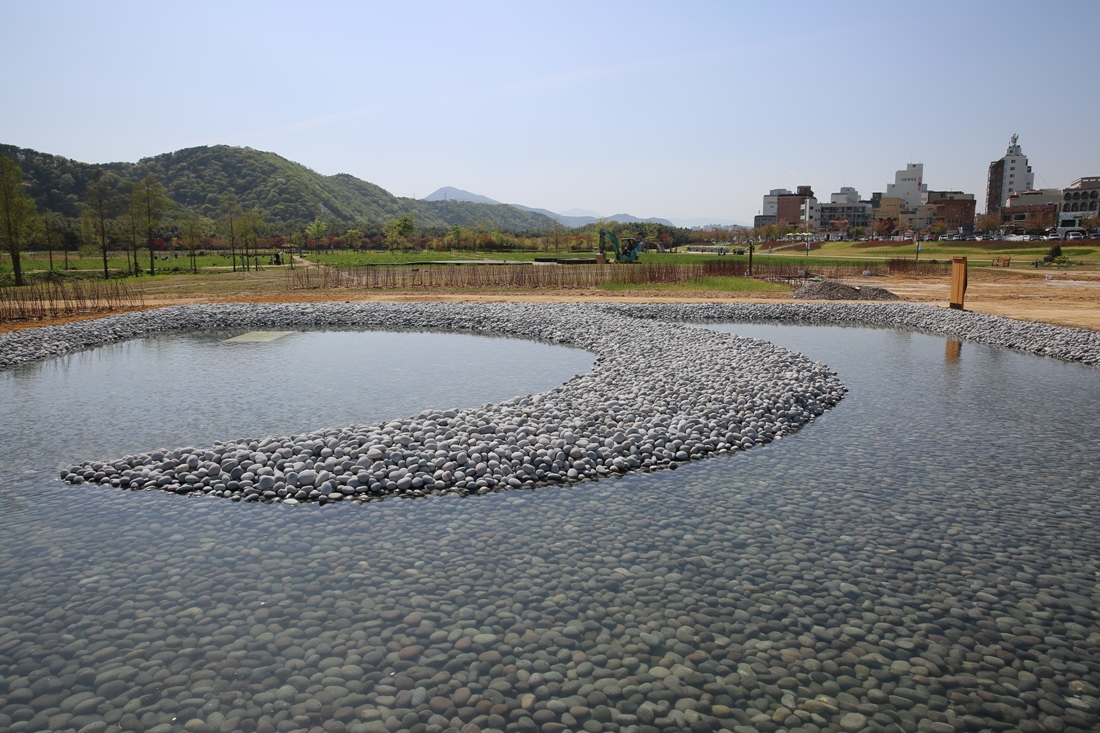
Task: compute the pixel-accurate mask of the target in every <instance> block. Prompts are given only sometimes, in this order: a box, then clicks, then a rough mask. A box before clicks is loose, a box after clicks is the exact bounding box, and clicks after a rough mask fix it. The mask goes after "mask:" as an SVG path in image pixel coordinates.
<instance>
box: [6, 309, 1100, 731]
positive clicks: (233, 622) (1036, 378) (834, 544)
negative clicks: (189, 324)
mask: <svg viewBox="0 0 1100 733" xmlns="http://www.w3.org/2000/svg"><path fill="white" fill-rule="evenodd" d="M720 328H722V329H723V330H731V331H733V332H735V333H740V334H744V335H751V336H758V337H761V338H766V339H768V340H771V341H774V342H776V343H779V344H780V345H783V346H787V347H789V348H793V349H796V350H799V351H802V352H804V353H806V354H807V355H808V356H810V357H811V358H814V359H817V360H819V361H824V362H826V363H828V364H829V365H830V366H831V367H833V368H834V369H836V370H837V371H838V372H839V374H840V377H841V379H842V380H843V381H844V382H845V384H846V385H847V386H848V387H849V388H850V390H851V392H850V393H849V395H848V396H847V397H846V398H845V399H844V401H843V402H842V403H841V404H840V405H839V406H838V407H837V408H836V409H834V410H833V411H832V412H830V413H828V414H827V415H825V416H824V417H822V418H820V419H819V420H818V421H817V422H816V423H815V424H812V425H810V426H808V427H807V428H806V429H804V430H803V431H801V432H800V433H798V434H796V435H794V436H791V437H787V438H784V439H783V440H781V441H777V442H775V443H772V444H770V445H768V446H766V447H761V448H755V449H753V450H750V451H748V452H746V453H740V454H737V455H735V456H733V457H716V458H711V459H707V460H705V461H702V462H699V463H693V464H690V465H687V466H684V467H681V468H680V469H679V470H676V471H661V472H657V473H653V474H637V475H629V476H626V477H624V478H622V479H618V480H606V481H600V482H597V483H589V484H581V485H578V486H575V487H572V488H563V489H554V488H546V489H540V490H537V491H533V492H532V491H516V492H504V493H500V494H491V495H488V496H484V497H471V498H467V499H458V498H426V499H417V500H387V501H384V502H372V503H370V504H367V505H363V506H359V505H337V506H331V507H325V508H321V507H318V506H303V507H297V508H289V507H285V506H280V505H264V504H250V505H245V504H233V503H230V502H226V501H222V500H217V499H198V498H194V499H189V498H183V497H177V496H172V495H165V494H161V493H160V492H139V493H129V492H126V491H119V490H117V489H107V488H98V487H97V488H89V487H64V486H62V485H61V484H60V482H59V481H56V480H54V479H53V478H52V476H54V475H56V474H55V473H54V471H55V470H56V469H57V467H58V466H59V465H64V464H66V463H67V462H69V461H72V460H74V459H77V458H89V457H95V456H100V455H102V456H111V455H118V454H121V453H124V452H128V451H134V450H144V449H148V448H149V447H150V446H151V445H153V444H156V445H168V446H172V445H183V444H186V443H188V442H192V443H195V444H201V443H203V442H209V441H211V440H213V439H215V438H224V437H239V436H240V435H242V434H249V433H254V434H256V435H257V436H259V435H262V434H265V433H268V432H277V433H287V432H292V431H295V430H305V429H310V428H314V427H319V426H320V425H319V424H318V421H319V423H320V424H322V425H324V424H341V423H342V422H346V423H349V424H350V423H353V422H364V421H371V420H377V419H382V418H386V417H400V416H405V415H408V414H414V413H415V412H417V411H419V410H420V409H423V408H425V407H449V406H453V405H458V404H478V403H481V402H485V401H489V400H494V399H500V398H502V397H506V396H510V395H513V394H520V393H527V392H532V391H536V390H539V389H545V388H547V387H549V386H551V385H553V384H556V383H558V382H560V381H562V380H564V379H566V378H568V377H569V376H571V375H572V374H573V373H576V372H578V371H583V370H585V369H587V366H588V364H590V363H591V358H590V357H589V356H588V355H587V354H584V353H583V352H575V351H568V350H564V349H555V348H552V347H548V346H543V345H539V344H527V343H524V342H515V341H509V340H503V339H493V340H488V341H486V340H483V339H472V338H471V337H463V336H446V335H440V334H430V335H416V336H414V335H409V334H370V335H363V334H354V333H346V332H343V333H332V332H325V333H323V334H300V335H294V336H288V337H285V339H279V340H276V341H272V342H269V343H263V344H223V343H221V339H224V338H225V337H226V336H228V335H231V334H216V335H208V336H180V337H163V338H158V339H150V340H145V341H140V342H134V343H131V344H124V345H119V346H111V347H104V348H103V349H97V350H95V351H91V352H86V353H82V354H76V355H73V356H70V357H67V358H66V359H65V360H59V361H56V362H48V363H45V364H40V365H30V366H27V367H22V368H20V369H19V370H13V371H11V372H7V373H4V374H0V399H2V403H3V404H5V406H7V405H13V404H14V405H17V409H14V410H9V411H6V413H5V416H4V417H3V418H0V420H3V421H4V424H3V427H2V430H0V436H3V437H2V438H0V439H2V440H3V441H4V444H3V446H2V447H0V450H2V451H3V453H2V454H3V455H4V461H5V463H7V464H8V466H12V465H13V463H12V459H11V458H10V456H13V455H14V456H16V458H15V459H14V465H15V467H16V468H17V469H18V475H15V476H14V478H9V479H5V480H8V481H11V482H12V483H11V484H10V485H9V486H7V487H4V488H2V489H0V512H2V515H0V676H2V679H0V703H2V704H0V728H3V729H10V730H17V731H18V730H47V729H52V730H85V731H86V733H95V732H96V731H104V730H106V729H107V728H108V726H110V727H111V729H112V730H114V729H118V730H133V731H156V733H169V731H183V730H190V731H225V732H226V733H228V732H229V731H233V730H242V731H245V732H246V733H253V731H262V732H263V733H271V732H272V731H284V732H287V731H293V730H311V729H314V728H317V729H318V730H322V731H326V732H327V733H344V731H348V732H349V733H354V732H356V731H364V732H365V731H370V732H371V733H383V732H384V731H389V732H390V733H397V732H398V731H403V730H408V731H410V733H440V732H441V731H443V730H447V729H450V728H454V729H455V730H456V731H459V730H461V732H462V733H477V731H479V730H486V729H499V730H509V731H532V732H533V731H536V730H538V731H542V732H543V733H562V732H563V731H566V730H570V731H580V730H582V729H583V730H586V731H588V732H589V733H599V732H600V731H609V732H612V733H613V732H615V731H622V732H623V733H655V731H666V730H668V731H671V730H688V729H690V730H692V731H695V733H704V732H705V731H711V730H719V729H722V728H727V729H730V730H735V731H736V733H751V731H760V733H771V732H772V731H794V730H801V731H806V732H807V733H812V732H813V731H816V730H826V729H834V730H841V729H843V730H847V731H850V733H857V731H862V730H872V731H880V730H881V731H890V732H891V733H896V732H897V731H906V732H907V733H914V732H915V731H918V730H933V731H937V732H938V733H950V731H962V730H982V729H989V730H1007V729H1019V730H1024V731H1040V730H1047V731H1063V730H1070V731H1071V733H1072V730H1073V729H1079V730H1089V729H1094V728H1095V726H1096V723H1097V717H1096V716H1097V713H1098V712H1100V692H1098V690H1097V687H1098V686H1100V633H1098V632H1100V623H1098V621H1100V613H1098V608H1100V605H1098V602H1100V594H1098V591H1097V578H1098V573H1100V503H1098V502H1100V497H1097V495H1096V487H1097V483H1098V482H1097V476H1098V475H1100V456H1098V455H1097V451H1096V450H1095V445H1096V441H1095V436H1096V435H1097V434H1100V414H1098V413H1097V410H1096V409H1095V406H1096V405H1097V404H1100V378H1098V377H1100V374H1098V372H1097V371H1096V370H1095V369H1089V368H1085V367H1080V366H1076V365H1071V364H1063V363H1060V362H1056V361H1052V360H1046V359H1040V358H1035V357H1030V356H1024V355H1020V354H1015V353H1011V352H1007V351H1003V350H997V349H992V348H986V347H980V346H975V345H973V344H969V343H967V344H958V343H957V342H951V341H946V342H945V340H944V339H942V338H935V337H931V336H925V335H919V334H909V333H899V332H895V331H889V330H877V329H842V328H822V327H814V328H810V327H805V328H803V327H791V326H764V325H751V326H750V325H735V326H722V327H720ZM329 338H331V339H333V341H332V342H327V343H326V344H325V345H324V346H318V345H317V342H316V341H315V339H329ZM294 339H298V340H297V341H295V340H294ZM374 339H383V340H385V339H392V341H389V342H385V343H384V345H385V346H386V347H387V349H388V351H387V354H388V355H389V356H388V358H384V359H381V361H379V362H378V363H377V364H376V371H375V372H371V373H374V374H378V373H380V371H377V370H384V369H393V370H394V373H395V376H393V378H392V381H386V380H389V379H390V377H387V378H386V379H384V380H382V381H381V382H379V381H377V380H370V381H363V380H362V377H361V374H362V373H363V372H366V370H364V369H362V368H361V366H362V364H363V363H364V362H361V361H360V359H367V358H370V355H371V354H372V353H374V352H381V351H382V350H383V349H382V348H381V347H380V346H378V345H377V344H378V343H380V342H374V341H372V340H374ZM409 339H422V340H421V341H420V342H418V343H416V344H413V343H412V341H409ZM337 342H339V343H337ZM368 342H369V343H375V344H376V345H375V346H367V347H364V346H362V344H364V343H368ZM468 342H477V344H478V345H477V346H476V347H471V346H468V345H467V346H464V345H463V344H468ZM483 342H484V343H483ZM241 347H243V348H260V347H262V348H266V347H275V349H276V350H277V351H278V354H279V355H278V356H277V357H275V358H272V359H270V360H267V361H264V362H262V364H263V366H262V368H261V369H260V371H257V369H256V368H255V367H254V364H255V360H248V361H247V364H248V367H247V369H246V368H245V366H244V365H245V363H246V362H245V360H240V362H239V363H237V364H236V365H234V359H238V358H239V357H237V356H235V355H236V354H239V353H241V352H237V351H234V349H237V348H241ZM498 347H499V348H505V349H518V350H519V352H522V353H518V352H517V353H518V355H517V356H515V357H514V358H512V359H511V361H508V359H507V358H506V357H504V356H503V355H498V356H490V357H486V358H484V359H483V360H482V361H480V362H479V361H478V359H477V358H476V357H485V355H486V354H487V353H488V351H487V350H491V349H492V348H498ZM528 348H529V349H536V350H539V349H541V350H542V351H538V352H537V353H536V354H533V353H530V352H525V351H524V349H528ZM393 353H400V354H402V358H401V360H400V362H397V363H395V362H394V360H393V358H392V354H393ZM455 353H457V354H459V357H457V358H456V357H454V356H453V354H455ZM464 353H465V354H466V356H465V357H463V356H462V354H464ZM166 354H167V355H172V356H168V357H166V356H165V355H166ZM444 354H446V359H444V358H443V355H444ZM123 357H125V358H123ZM532 357H534V358H532ZM168 365H171V366H168ZM154 366H157V368H156V369H154V368H153V367H154ZM448 369H450V370H451V371H445V370H448ZM489 369H492V371H491V372H489V371H488V370H489ZM310 370H313V371H310ZM432 370H444V371H443V372H440V371H432ZM303 373H306V374H310V375H311V376H309V377H307V378H303V377H302V376H300V375H301V374H303ZM489 373H491V375H492V379H491V380H490V379H487V378H486V374H489ZM334 380H343V382H334ZM508 380H512V381H508ZM36 382H37V386H36V384H35V383H36ZM380 384H381V385H383V386H379V385H380ZM341 385H344V386H349V387H354V388H353V389H349V390H348V394H350V396H349V397H345V392H344V391H342V389H341ZM479 385H481V386H483V387H487V388H489V391H488V392H486V393H481V394H477V393H476V392H475V390H477V389H479ZM44 387H45V389H44ZM444 387H446V388H444ZM74 388H75V389H76V391H77V393H78V395H79V393H80V392H84V393H85V394H84V395H83V396H82V397H81V399H82V400H87V401H84V402H81V401H79V400H77V401H76V402H73V401H72V398H71V395H72V394H73V392H72V391H66V390H72V389H74ZM36 390H37V392H36ZM326 390H334V391H332V392H327V393H326ZM44 392H45V393H47V394H48V395H50V396H48V397H45V396H43V393H44ZM20 400H22V401H21V402H20ZM441 402H443V403H445V404H441ZM92 408H96V409H98V410H99V412H97V411H96V409H92ZM8 475H9V476H12V475H13V474H12V473H9V474H8ZM116 726H117V728H116Z"/></svg>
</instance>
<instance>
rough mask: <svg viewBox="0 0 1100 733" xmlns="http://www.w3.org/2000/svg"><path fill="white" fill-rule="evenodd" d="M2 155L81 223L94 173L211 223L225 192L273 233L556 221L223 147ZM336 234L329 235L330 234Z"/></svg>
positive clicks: (48, 203) (517, 226) (33, 188)
mask: <svg viewBox="0 0 1100 733" xmlns="http://www.w3.org/2000/svg"><path fill="white" fill-rule="evenodd" d="M0 155H6V156H8V157H10V158H12V159H13V160H14V161H15V162H16V163H18V164H19V166H20V168H22V169H23V183H24V185H25V186H26V187H27V190H28V193H29V194H30V195H31V196H32V197H33V198H34V200H35V202H36V203H37V204H38V209H39V211H45V210H49V211H54V212H57V213H59V214H63V215H64V216H68V217H76V216H79V215H80V201H81V196H82V195H83V193H84V187H85V186H86V185H87V183H88V180H89V178H90V177H91V175H92V173H93V171H95V170H96V169H97V168H98V169H100V170H103V171H107V172H110V173H113V174H115V175H116V176H118V178H119V188H120V189H124V188H125V187H126V185H127V184H128V183H132V182H135V181H139V180H141V179H143V178H144V177H145V176H146V175H147V174H149V173H152V174H154V175H155V176H156V177H157V178H158V179H159V180H160V182H161V183H162V184H163V185H164V187H165V189H166V190H167V192H168V195H169V196H170V197H171V198H172V200H173V201H175V202H176V203H177V204H179V205H180V206H186V207H187V208H190V209H192V210H194V211H196V212H198V213H200V214H202V215H203V216H208V217H213V216H214V215H215V214H216V212H217V209H218V206H219V205H220V204H221V201H222V197H223V196H225V195H226V193H227V192H229V191H232V192H234V193H235V194H236V196H237V200H238V201H239V202H240V203H241V205H242V206H244V207H245V208H246V209H248V208H255V209H258V210H259V211H260V213H261V214H262V215H263V217H264V219H265V220H266V221H267V222H268V223H269V224H272V225H274V226H277V227H278V226H282V227H286V226H293V227H295V228H299V227H301V226H303V225H305V224H307V223H309V222H311V221H313V220H314V219H315V218H317V217H321V218H322V219H327V220H330V221H332V220H335V221H332V223H333V224H337V223H343V224H344V225H345V227H348V226H351V225H355V226H361V227H372V226H374V227H377V226H378V225H380V224H381V223H382V222H383V221H385V220H387V219H392V218H395V217H398V216H401V215H403V214H407V213H412V214H414V215H415V217H416V223H417V226H419V227H443V226H450V225H453V224H472V223H474V222H484V223H487V224H491V225H492V226H493V227H495V228H497V229H505V230H528V229H549V228H553V227H554V225H555V224H554V221H553V220H552V219H550V218H549V217H547V216H544V215H542V214H538V213H535V212H529V211H523V210H521V209H518V208H516V207H514V206H498V205H493V204H484V203H471V202H465V201H423V200H418V199H409V198H401V197H398V196H394V195H393V194H391V193H390V192H389V191H387V190H385V189H384V188H382V187H381V186H376V185H375V184H373V183H368V182H367V181H362V180H360V179H358V178H356V177H355V176H351V175H348V174H346V173H338V174H336V175H334V176H323V175H321V174H319V173H317V172H316V171H312V170H310V169H309V168H306V167H305V166H304V165H301V164H299V163H295V162H293V161H290V160H287V159H286V158H283V157H281V156H278V155H276V154H275V153H267V152H263V151H260V150H253V149H252V148H236V147H230V146H228V145H214V146H211V147H206V146H204V147H198V148H185V149H183V150H177V151H176V152H174V153H164V154H163V155H157V156H155V157H152V158H143V159H142V160H140V161H138V162H137V163H105V164H91V163H81V162H79V161H75V160H69V159H68V158H64V157H62V156H58V155H50V154H48V153H40V152H38V151H36V150H30V149H28V148H17V147H15V146H13V145H0ZM335 229H336V227H330V228H329V231H334V230H335Z"/></svg>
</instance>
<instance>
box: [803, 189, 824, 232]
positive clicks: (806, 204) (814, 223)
mask: <svg viewBox="0 0 1100 733" xmlns="http://www.w3.org/2000/svg"><path fill="white" fill-rule="evenodd" d="M818 206H819V204H818V203H817V199H816V198H814V197H813V196H810V197H809V198H808V199H806V200H805V201H803V202H802V206H801V207H800V208H799V210H798V220H799V222H800V223H802V224H804V225H805V226H806V228H807V229H809V230H810V231H811V232H812V231H814V230H815V229H817V228H819V227H820V226H821V212H820V210H819V208H818Z"/></svg>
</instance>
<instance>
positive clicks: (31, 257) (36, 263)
mask: <svg viewBox="0 0 1100 733" xmlns="http://www.w3.org/2000/svg"><path fill="white" fill-rule="evenodd" d="M166 257H167V259H165V258H166ZM267 261H268V256H267V255H264V256H261V257H260V263H261V266H264V265H266V263H267ZM195 262H196V265H197V266H198V267H199V268H200V270H201V269H202V268H216V269H215V271H217V270H221V269H223V268H227V269H229V270H230V271H232V265H233V262H232V260H230V258H229V256H228V255H227V256H224V257H223V256H221V255H205V256H201V257H196V258H195ZM19 263H20V265H21V266H22V268H23V273H24V274H25V275H28V276H32V275H37V274H41V273H46V272H49V269H50V259H49V256H48V255H47V254H45V253H41V252H34V253H26V252H25V253H23V254H22V255H20V257H19ZM138 263H139V264H140V265H141V269H142V271H143V272H145V273H148V271H149V255H148V253H144V254H143V253H141V252H139V253H138ZM156 266H157V275H158V276H159V275H160V274H162V273H164V274H187V273H190V272H191V258H190V257H188V256H187V255H185V254H183V253H180V255H179V257H176V256H175V253H171V254H168V255H163V254H162V255H158V256H157V260H156ZM241 266H242V265H241V260H240V258H239V257H238V258H237V267H238V269H240V268H241ZM126 267H127V261H126V256H125V255H124V254H123V253H122V252H112V253H111V256H110V257H108V258H107V269H108V270H110V271H111V274H112V276H121V275H122V274H123V273H124V272H125V271H126ZM53 269H54V272H57V273H58V274H61V275H68V276H71V277H102V275H103V260H102V258H99V257H80V256H78V255H77V253H75V252H71V253H69V268H68V270H66V269H65V258H64V256H63V255H61V254H59V253H56V252H55V253H54V257H53ZM11 271H12V265H11V258H10V257H3V258H0V277H2V276H3V275H6V274H9V273H11Z"/></svg>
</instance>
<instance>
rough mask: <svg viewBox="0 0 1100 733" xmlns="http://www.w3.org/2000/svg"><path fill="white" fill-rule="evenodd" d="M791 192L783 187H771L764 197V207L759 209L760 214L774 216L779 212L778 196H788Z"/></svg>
mask: <svg viewBox="0 0 1100 733" xmlns="http://www.w3.org/2000/svg"><path fill="white" fill-rule="evenodd" d="M790 195H791V192H790V191H788V190H787V189H785V188H773V189H772V190H771V191H768V195H767V196H765V197H764V208H762V209H761V210H760V214H761V216H775V215H776V214H778V213H779V197H780V196H790Z"/></svg>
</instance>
